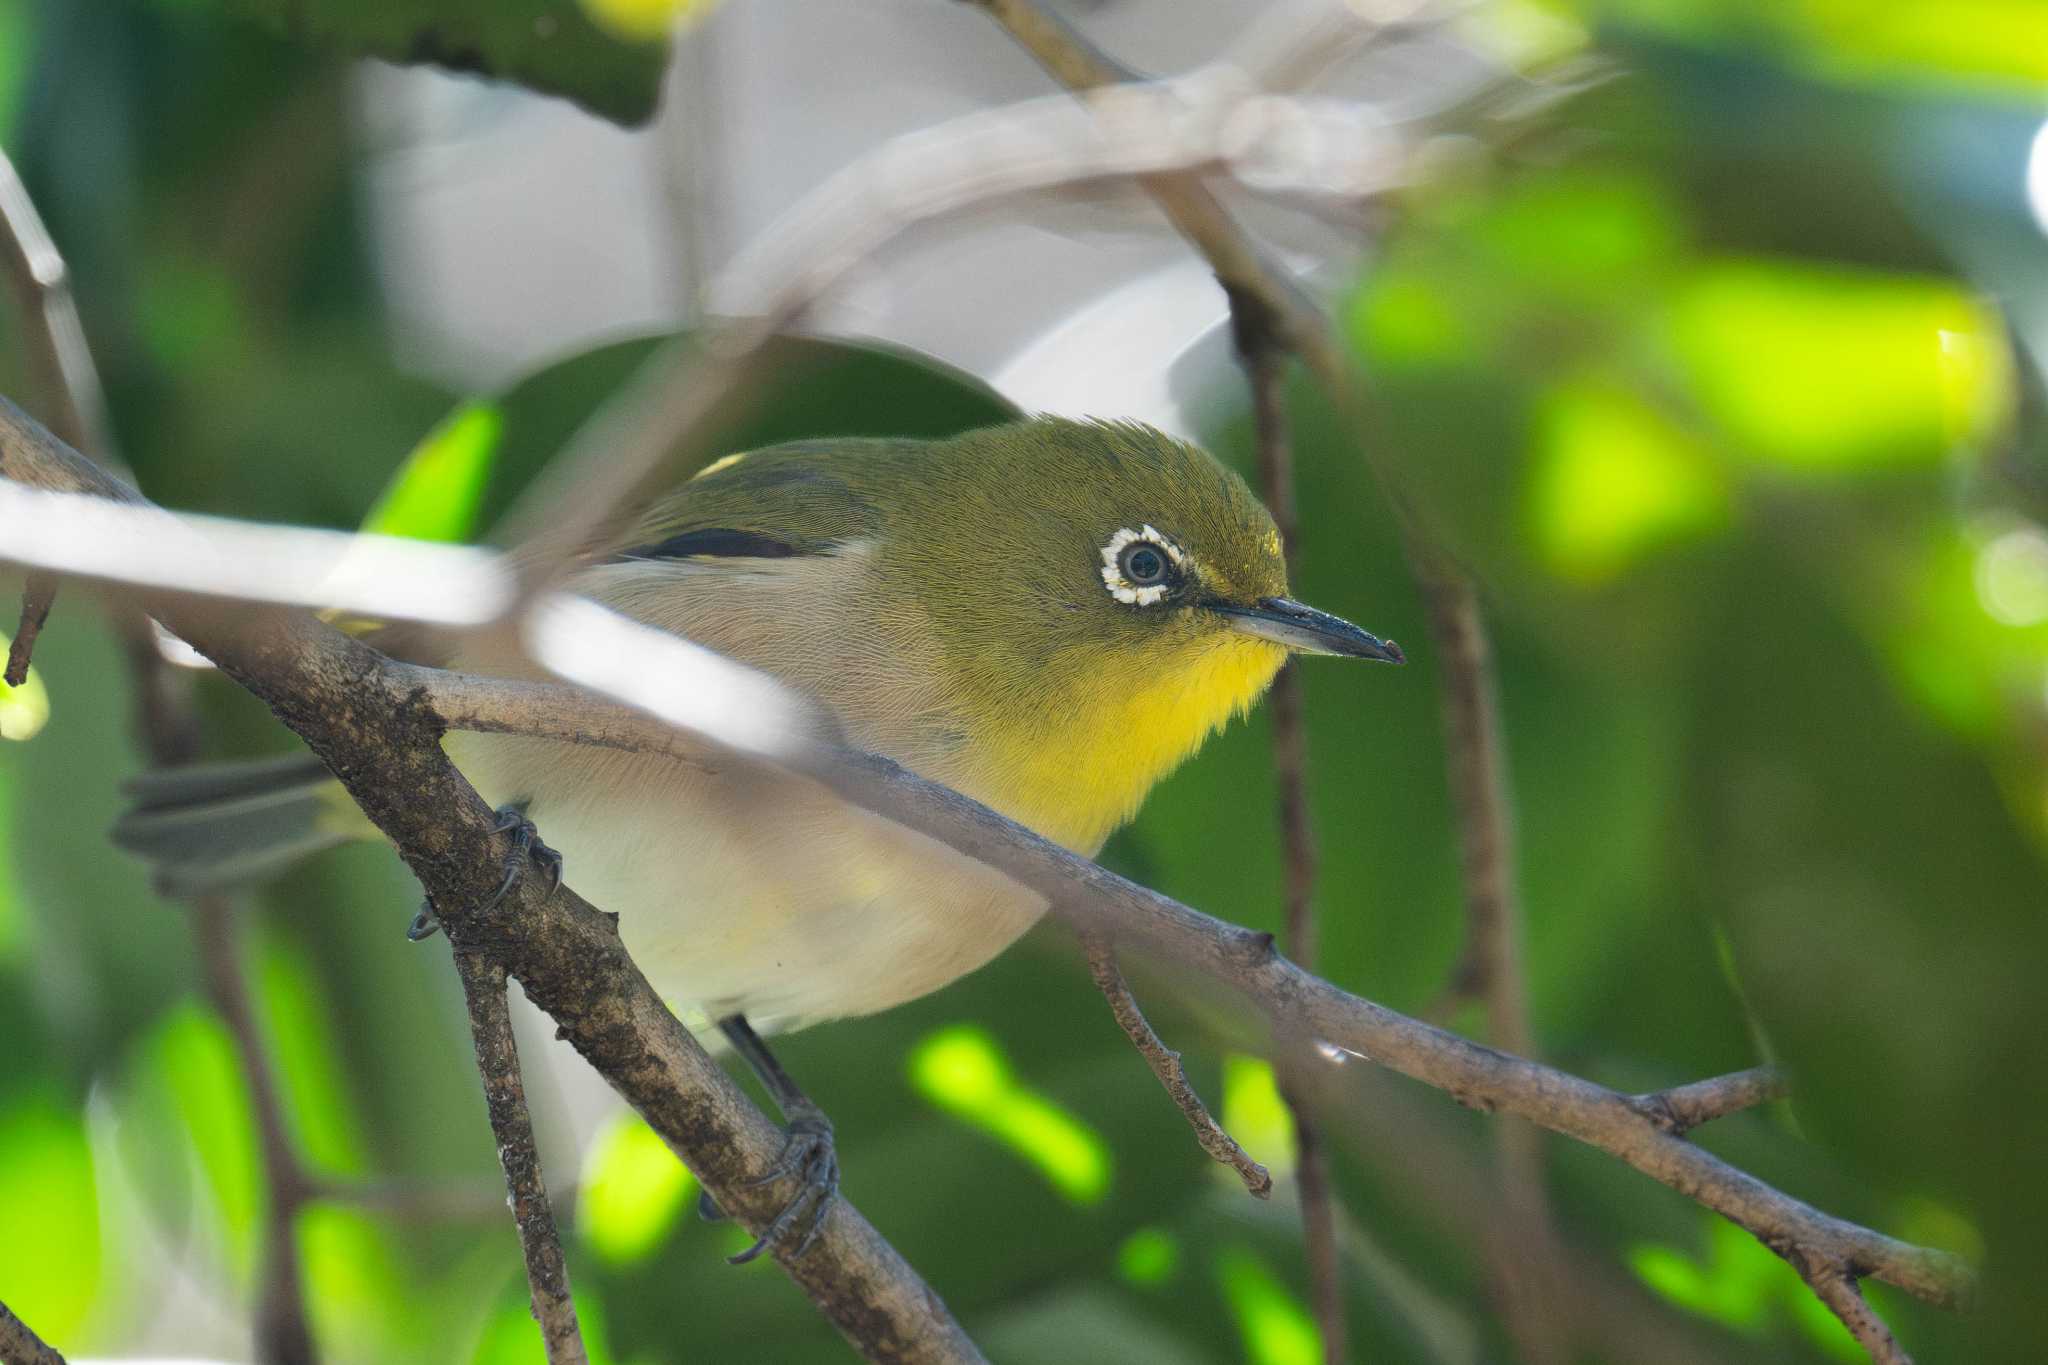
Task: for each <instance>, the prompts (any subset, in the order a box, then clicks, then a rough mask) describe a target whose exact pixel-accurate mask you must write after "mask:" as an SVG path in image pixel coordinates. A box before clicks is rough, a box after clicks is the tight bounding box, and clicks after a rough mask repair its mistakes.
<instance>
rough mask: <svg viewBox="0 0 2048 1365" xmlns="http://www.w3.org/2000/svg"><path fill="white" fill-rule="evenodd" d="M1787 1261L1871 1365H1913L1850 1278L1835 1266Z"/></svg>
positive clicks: (1797, 1259)
mask: <svg viewBox="0 0 2048 1365" xmlns="http://www.w3.org/2000/svg"><path fill="white" fill-rule="evenodd" d="M1788 1259H1790V1260H1791V1261H1792V1268H1793V1269H1795V1270H1797V1271H1798V1272H1799V1278H1801V1279H1802V1280H1805V1281H1806V1284H1807V1287H1808V1288H1810V1289H1812V1290H1813V1293H1814V1296H1815V1297H1816V1298H1818V1299H1819V1300H1820V1301H1821V1302H1822V1303H1824V1304H1826V1305H1827V1306H1828V1310H1829V1311H1830V1312H1832V1313H1833V1314H1834V1315H1835V1316H1836V1317H1837V1318H1840V1319H1841V1321H1842V1326H1844V1327H1846V1328H1848V1329H1849V1335H1850V1336H1852V1337H1854V1338H1856V1344H1857V1345H1859V1346H1861V1347H1862V1348H1863V1349H1864V1351H1865V1352H1866V1353H1867V1354H1868V1355H1869V1356H1870V1359H1871V1361H1872V1365H1913V1357H1912V1356H1910V1355H1908V1354H1906V1348H1905V1347H1903V1346H1901V1345H1899V1342H1898V1338H1896V1337H1894V1336H1893V1335H1892V1329H1891V1328H1889V1327H1887V1326H1885V1324H1884V1319H1882V1318H1880V1317H1879V1316H1878V1315H1877V1313H1876V1311H1875V1310H1874V1309H1872V1308H1871V1306H1870V1302H1869V1300H1867V1299H1865V1298H1864V1297H1863V1290H1862V1289H1861V1288H1860V1287H1859V1286H1858V1285H1857V1283H1856V1277H1855V1276H1854V1275H1852V1274H1850V1273H1849V1272H1848V1271H1847V1270H1845V1269H1843V1268H1842V1267H1841V1266H1839V1265H1813V1264H1809V1263H1807V1262H1806V1261H1804V1260H1803V1259H1802V1258H1800V1257H1798V1256H1793V1257H1790V1258H1788Z"/></svg>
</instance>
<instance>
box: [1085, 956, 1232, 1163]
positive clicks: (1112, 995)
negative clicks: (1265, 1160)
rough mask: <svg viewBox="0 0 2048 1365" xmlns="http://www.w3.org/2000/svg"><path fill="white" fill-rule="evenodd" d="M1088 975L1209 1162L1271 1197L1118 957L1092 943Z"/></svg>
mask: <svg viewBox="0 0 2048 1365" xmlns="http://www.w3.org/2000/svg"><path fill="white" fill-rule="evenodd" d="M1086 946H1087V949H1088V971H1089V974H1090V975H1092V976H1093V977H1094V978H1095V988H1096V989H1097V990H1099V991H1101V992H1102V995H1103V998H1104V999H1106V1000H1107V1001H1109V1012H1110V1013H1111V1014H1113V1015H1115V1016H1116V1022H1117V1025H1118V1027H1120V1028H1122V1029H1123V1031H1124V1036H1125V1037H1127V1038H1129V1039H1130V1040H1131V1046H1132V1047H1135V1048H1136V1049H1137V1050H1138V1055H1139V1056H1141V1057H1143V1058H1144V1059H1145V1064H1146V1065H1147V1066H1149V1067H1151V1068H1152V1074H1153V1075H1154V1076H1157V1077H1158V1078H1159V1084H1160V1085H1161V1086H1163V1087H1165V1089H1166V1093H1167V1095H1168V1096H1170V1097H1171V1098H1172V1100H1173V1102H1174V1104H1176V1105H1177V1106H1179V1108H1180V1112H1181V1113H1182V1114H1183V1115H1184V1116H1186V1118H1187V1121H1188V1127H1190V1128H1192V1129H1193V1130H1194V1133H1195V1141H1196V1142H1197V1143H1198V1144H1199V1145H1200V1146H1201V1148H1202V1150H1203V1151H1205V1152H1207V1153H1208V1154H1209V1155H1210V1157H1212V1158H1213V1159H1215V1160H1216V1161H1219V1162H1221V1163H1222V1164H1223V1165H1225V1166H1228V1167H1230V1169H1232V1170H1233V1171H1236V1172H1237V1177H1238V1179H1240V1180H1242V1181H1244V1187H1245V1189H1247V1190H1249V1191H1250V1192H1251V1193H1252V1194H1253V1195H1254V1196H1256V1197H1257V1198H1260V1199H1264V1198H1267V1197H1268V1196H1270V1195H1271V1194H1272V1193H1273V1176H1272V1174H1271V1173H1270V1172H1269V1171H1267V1170H1266V1168H1265V1167H1264V1166H1261V1165H1260V1164H1259V1163H1258V1162H1256V1161H1254V1160H1252V1158H1251V1154H1250V1153H1248V1152H1246V1151H1245V1149H1244V1148H1242V1147H1240V1146H1238V1144H1237V1139H1236V1138H1234V1137H1232V1136H1231V1135H1230V1134H1229V1133H1228V1132H1226V1131H1224V1128H1223V1125H1222V1124H1220V1123H1218V1122H1216V1119H1215V1117H1214V1116H1213V1115H1211V1114H1210V1112H1209V1107H1208V1106H1207V1105H1205V1104H1203V1103H1202V1097H1201V1096H1200V1095H1197V1094H1196V1093H1195V1087H1194V1086H1193V1085H1192V1084H1191V1083H1190V1082H1189V1081H1188V1073H1187V1069H1186V1068H1185V1067H1183V1066H1182V1065H1181V1064H1180V1054H1179V1053H1178V1052H1175V1051H1174V1050H1173V1049H1172V1048H1169V1047H1168V1046H1167V1045H1166V1044H1165V1043H1164V1042H1163V1041H1161V1039H1160V1037H1159V1035H1158V1034H1157V1033H1155V1032H1154V1031H1153V1029H1152V1025H1151V1024H1150V1023H1149V1022H1148V1021H1147V1020H1146V1018H1145V1014H1144V1011H1142V1010H1140V1009H1139V1008H1138V1000H1137V997H1136V996H1134V995H1132V994H1131V988H1130V984H1129V983H1128V982H1126V981H1125V980H1124V974H1123V971H1122V970H1121V969H1120V968H1119V967H1118V966H1117V963H1116V951H1115V949H1113V948H1111V947H1110V946H1109V944H1108V943H1107V942H1105V941H1104V940H1102V939H1089V940H1088V942H1087V945H1086Z"/></svg>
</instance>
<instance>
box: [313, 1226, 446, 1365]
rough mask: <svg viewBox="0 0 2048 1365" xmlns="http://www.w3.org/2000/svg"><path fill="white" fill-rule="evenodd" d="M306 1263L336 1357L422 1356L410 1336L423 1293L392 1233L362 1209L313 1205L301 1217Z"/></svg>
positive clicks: (316, 1317)
mask: <svg viewBox="0 0 2048 1365" xmlns="http://www.w3.org/2000/svg"><path fill="white" fill-rule="evenodd" d="M297 1231H298V1241H299V1260H300V1263H301V1265H302V1267H303V1270H302V1273H303V1274H304V1276H305V1283H306V1309H307V1313H308V1316H309V1317H310V1318H311V1325H312V1328H313V1334H314V1336H315V1337H316V1338H318V1339H319V1340H320V1341H321V1342H322V1343H323V1344H325V1345H326V1346H327V1347H328V1348H329V1349H330V1350H331V1351H332V1353H333V1354H334V1355H335V1356H336V1357H340V1358H344V1359H349V1358H352V1359H357V1360H401V1359H405V1358H407V1357H409V1356H414V1355H416V1354H417V1343H414V1342H412V1341H410V1340H408V1339H407V1338H406V1337H405V1336H404V1333H405V1332H406V1331H407V1330H408V1329H409V1328H410V1327H411V1326H412V1323H411V1320H410V1315H409V1313H408V1312H407V1311H406V1309H407V1308H409V1307H410V1306H411V1305H412V1304H413V1303H414V1301H415V1299H416V1297H417V1291H416V1290H415V1289H414V1287H413V1286H412V1285H410V1284H408V1283H407V1275H408V1273H416V1272H408V1271H406V1270H403V1269H401V1267H400V1265H399V1262H398V1258H397V1257H396V1256H395V1255H394V1254H393V1251H392V1246H391V1242H390V1239H389V1236H388V1234H387V1233H386V1232H385V1231H384V1230H383V1229H382V1228H380V1227H378V1226H377V1224H376V1223H375V1222H374V1221H373V1220H372V1218H371V1216H370V1215H369V1214H366V1213H365V1212H364V1211H363V1210H361V1209H354V1208H347V1207H343V1206H341V1205H338V1204H325V1203H316V1204H309V1205H307V1206H306V1207H305V1209H303V1210H302V1211H301V1212H300V1214H299V1218H298V1229H297Z"/></svg>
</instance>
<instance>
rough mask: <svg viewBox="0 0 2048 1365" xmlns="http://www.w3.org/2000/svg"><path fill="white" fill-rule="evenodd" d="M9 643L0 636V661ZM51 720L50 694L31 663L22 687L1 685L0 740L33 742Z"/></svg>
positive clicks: (2, 683)
mask: <svg viewBox="0 0 2048 1365" xmlns="http://www.w3.org/2000/svg"><path fill="white" fill-rule="evenodd" d="M9 643H10V641H9V640H8V638H7V637H6V636H5V635H0V658H5V657H6V654H7V647H8V645H9ZM49 720H50V693H49V690H48V689H47V688H45V687H44V686H43V679H42V675H41V674H39V673H37V672H36V669H35V665H34V664H30V665H29V670H28V676H27V677H26V678H23V679H22V680H21V686H19V687H9V686H8V685H7V684H6V683H4V682H0V739H34V738H35V737H36V736H37V735H38V734H39V733H41V732H42V728H43V726H45V725H47V724H48V723H49Z"/></svg>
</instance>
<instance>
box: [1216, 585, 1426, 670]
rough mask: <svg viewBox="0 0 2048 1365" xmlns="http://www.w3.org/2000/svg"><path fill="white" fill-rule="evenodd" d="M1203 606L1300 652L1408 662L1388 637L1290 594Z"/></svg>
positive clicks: (1243, 628) (1246, 630)
mask: <svg viewBox="0 0 2048 1365" xmlns="http://www.w3.org/2000/svg"><path fill="white" fill-rule="evenodd" d="M1207 606H1208V608H1209V610H1211V611H1213V612H1217V613H1220V614H1221V615H1223V616H1226V617H1228V618H1229V619H1230V624H1231V626H1232V627H1233V628H1235V629H1237V630H1241V631H1243V632H1244V633H1245V634H1247V635H1256V636H1258V637H1259V638H1260V639H1261V640H1271V641H1272V642H1273V643H1274V644H1276V645H1285V646H1286V647H1287V648H1289V649H1292V650H1298V651H1300V652H1301V653H1303V654H1341V655H1343V656H1345V657H1346V658H1351V659H1378V660H1379V661H1380V662H1382V663H1389V664H1405V663H1407V662H1408V656H1407V655H1405V654H1403V653H1402V652H1401V646H1399V645H1397V644H1395V643H1394V642H1393V641H1392V640H1382V639H1381V638H1380V637H1379V636H1377V635H1374V634H1372V633H1371V632H1370V631H1364V630H1360V629H1359V628H1358V627H1357V626H1354V625H1352V624H1351V623H1350V622H1349V621H1347V620H1345V619H1344V618H1343V617H1341V616H1332V615H1330V613H1328V612H1326V611H1317V610H1316V609H1315V608H1314V607H1308V606H1303V605H1302V604H1301V603H1299V602H1297V601H1295V600H1294V599H1293V598H1291V597H1262V598H1260V599H1259V600H1258V601H1257V602H1254V603H1252V604H1251V605H1250V606H1241V605H1239V604H1238V603H1236V602H1210V603H1208V604H1207Z"/></svg>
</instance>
